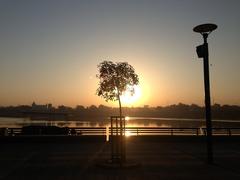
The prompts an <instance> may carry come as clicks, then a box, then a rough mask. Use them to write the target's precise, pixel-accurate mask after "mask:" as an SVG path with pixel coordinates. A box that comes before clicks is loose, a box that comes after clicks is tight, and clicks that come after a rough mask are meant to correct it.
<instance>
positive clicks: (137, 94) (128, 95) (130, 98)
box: [121, 86, 142, 104]
mask: <svg viewBox="0 0 240 180" xmlns="http://www.w3.org/2000/svg"><path fill="white" fill-rule="evenodd" d="M133 88H134V94H132V92H131V91H130V90H127V91H125V92H124V93H123V94H122V96H121V100H122V102H123V103H124V104H133V103H135V102H137V101H138V100H139V99H140V98H141V94H142V93H141V89H140V87H139V86H133Z"/></svg>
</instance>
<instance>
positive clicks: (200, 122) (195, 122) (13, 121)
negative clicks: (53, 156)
mask: <svg viewBox="0 0 240 180" xmlns="http://www.w3.org/2000/svg"><path fill="white" fill-rule="evenodd" d="M26 125H46V126H47V125H56V126H59V127H106V126H108V125H109V120H107V119H102V120H98V121H87V120H86V121H71V120H69V121H63V120H59V121H57V120H55V121H47V120H31V119H28V118H6V117H0V127H8V128H13V127H23V126H26ZM126 126H127V127H132V126H133V127H205V120H204V119H177V118H152V117H129V118H128V120H127V121H126ZM213 126H214V127H240V121H236V120H213Z"/></svg>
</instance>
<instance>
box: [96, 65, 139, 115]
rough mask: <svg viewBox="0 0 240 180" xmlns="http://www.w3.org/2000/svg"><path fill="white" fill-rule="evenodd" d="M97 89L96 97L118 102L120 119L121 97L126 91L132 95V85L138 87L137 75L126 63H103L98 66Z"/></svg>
mask: <svg viewBox="0 0 240 180" xmlns="http://www.w3.org/2000/svg"><path fill="white" fill-rule="evenodd" d="M98 69H99V74H97V78H99V80H100V82H99V88H98V89H97V95H98V96H100V97H103V98H104V99H105V100H106V101H109V100H110V101H118V103H119V113H120V118H121V117H122V105H121V95H122V94H123V92H125V91H126V90H128V91H130V92H131V93H132V95H133V94H134V85H138V83H139V79H138V75H137V74H135V70H134V68H133V67H132V66H131V65H130V64H128V63H127V62H116V63H114V62H112V61H103V62H101V63H100V64H99V65H98Z"/></svg>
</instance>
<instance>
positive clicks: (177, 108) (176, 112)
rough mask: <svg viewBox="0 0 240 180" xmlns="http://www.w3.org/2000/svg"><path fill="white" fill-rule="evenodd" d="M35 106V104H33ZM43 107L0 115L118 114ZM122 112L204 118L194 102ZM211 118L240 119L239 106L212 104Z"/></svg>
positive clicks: (112, 110) (17, 108) (100, 109)
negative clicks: (30, 113) (40, 113)
mask: <svg viewBox="0 0 240 180" xmlns="http://www.w3.org/2000/svg"><path fill="white" fill-rule="evenodd" d="M35 106H36V105H35ZM46 107H48V108H46V109H44V108H42V109H36V108H35V109H33V106H28V105H20V106H9V107H0V116H2V117H4V116H5V117H24V116H26V112H32V111H34V112H36V111H38V112H43V113H44V112H47V113H48V112H49V113H52V112H53V113H66V114H68V117H69V118H70V119H72V120H83V119H91V118H94V119H96V118H99V119H100V118H103V117H109V116H113V115H118V114H119V109H118V108H115V107H114V108H113V107H108V106H104V105H99V106H98V107H97V106H95V105H92V106H89V107H84V106H81V105H77V106H76V107H75V108H72V107H67V106H63V105H62V106H58V107H52V106H46ZM123 113H124V115H125V116H132V117H161V118H192V119H196V118H197V119H198V118H204V117H205V108H204V107H201V106H198V105H196V104H191V105H187V104H182V103H179V104H177V105H176V104H174V105H169V106H164V107H162V106H157V107H149V106H144V107H124V108H123ZM212 117H213V119H229V120H240V106H237V105H220V104H214V105H213V106H212Z"/></svg>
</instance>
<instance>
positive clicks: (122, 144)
mask: <svg viewBox="0 0 240 180" xmlns="http://www.w3.org/2000/svg"><path fill="white" fill-rule="evenodd" d="M118 103H119V113H120V152H121V163H123V162H124V161H125V143H124V142H125V139H124V137H123V131H124V130H125V129H124V128H123V119H122V104H121V97H120V93H119V90H118ZM124 134H125V133H124Z"/></svg>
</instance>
